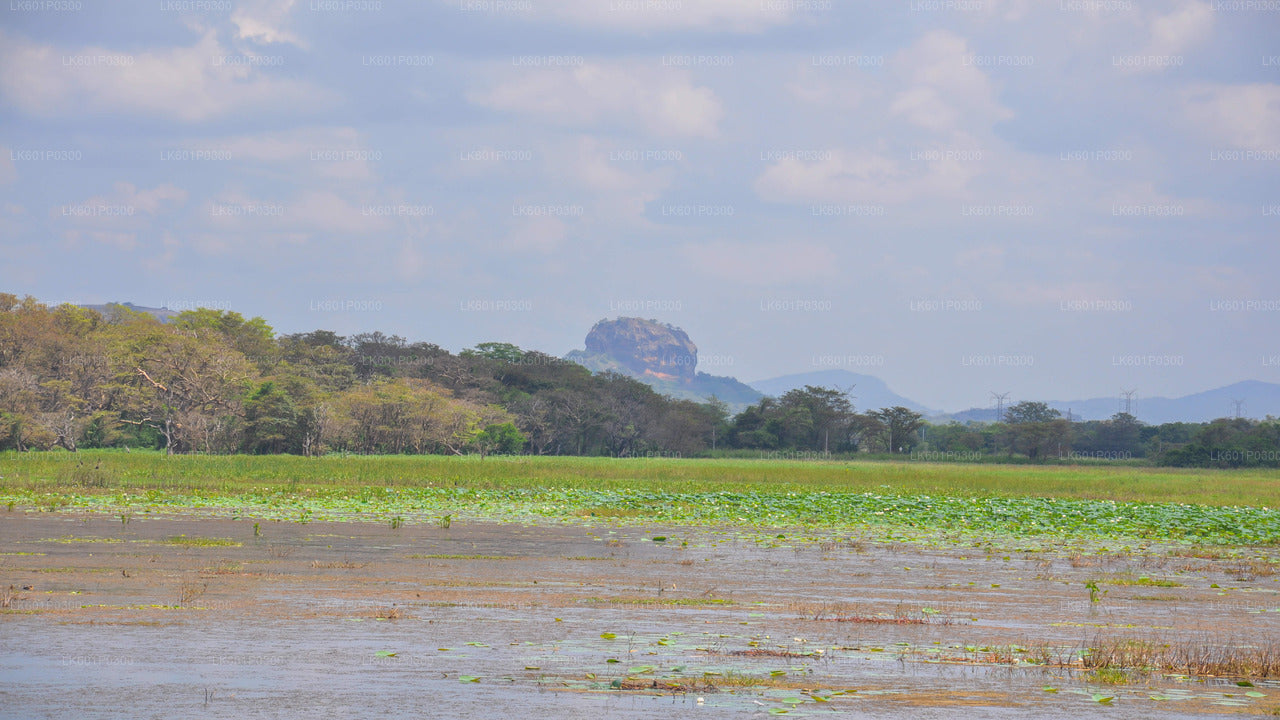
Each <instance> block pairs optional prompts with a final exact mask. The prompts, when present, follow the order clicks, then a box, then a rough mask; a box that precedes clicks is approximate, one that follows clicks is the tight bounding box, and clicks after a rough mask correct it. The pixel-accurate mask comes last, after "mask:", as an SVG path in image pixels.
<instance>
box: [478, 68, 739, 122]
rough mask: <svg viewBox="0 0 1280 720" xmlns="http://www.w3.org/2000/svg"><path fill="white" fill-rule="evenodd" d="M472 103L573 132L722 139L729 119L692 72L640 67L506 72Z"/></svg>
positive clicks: (532, 69)
mask: <svg viewBox="0 0 1280 720" xmlns="http://www.w3.org/2000/svg"><path fill="white" fill-rule="evenodd" d="M468 99H469V100H470V101H471V102H473V103H475V104H477V105H480V106H483V107H487V108H491V109H493V110H500V111H504V112H511V113H517V114H521V115H527V116H530V117H534V118H537V119H539V120H541V121H543V122H546V123H549V124H553V125H563V126H571V127H594V126H602V125H609V126H623V127H631V128H634V129H639V130H642V131H644V132H648V133H650V134H653V135H658V136H665V137H704V138H713V137H716V136H717V135H718V132H719V131H718V129H717V125H718V123H719V122H720V119H721V117H722V116H723V114H724V110H723V108H722V107H721V103H720V100H719V99H718V98H717V97H716V95H715V93H714V92H712V91H711V89H710V88H707V87H702V86H695V85H694V84H693V80H692V78H691V77H690V75H689V73H688V72H685V71H683V70H670V69H662V68H657V67H653V66H652V65H649V64H640V63H637V62H612V63H603V62H584V63H583V64H581V65H578V66H573V67H568V68H518V69H511V70H507V71H505V72H504V73H503V77H502V78H501V79H500V80H499V81H498V82H497V83H496V84H495V85H494V86H493V87H491V88H489V89H487V90H481V91H477V92H473V93H471V94H470V95H469V97H468Z"/></svg>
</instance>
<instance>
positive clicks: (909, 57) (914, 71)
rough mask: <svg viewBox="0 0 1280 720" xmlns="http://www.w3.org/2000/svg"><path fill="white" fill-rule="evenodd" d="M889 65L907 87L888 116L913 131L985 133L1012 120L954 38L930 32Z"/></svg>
mask: <svg viewBox="0 0 1280 720" xmlns="http://www.w3.org/2000/svg"><path fill="white" fill-rule="evenodd" d="M889 65H890V67H891V68H893V70H894V73H893V74H894V75H895V76H896V81H897V82H899V83H901V84H903V85H905V88H904V89H903V90H902V91H900V92H899V93H898V94H897V95H896V97H894V98H893V100H892V101H891V103H890V106H889V112H890V114H892V115H897V116H901V117H903V118H904V119H906V120H907V122H910V123H911V124H913V125H916V126H917V127H921V128H924V129H926V130H930V131H933V132H938V133H947V132H954V131H958V130H961V129H963V128H965V127H972V126H977V127H980V128H984V129H986V128H990V127H991V126H992V125H994V124H995V123H996V122H999V121H1001V120H1006V119H1008V118H1011V117H1013V113H1012V112H1011V111H1010V110H1009V109H1008V108H1005V107H1004V106H1003V105H1001V104H1000V102H999V100H998V98H997V97H996V89H995V86H994V84H993V83H992V82H991V79H990V78H988V77H987V75H986V73H984V72H983V71H982V69H981V68H980V67H979V65H978V64H977V63H976V62H975V61H974V54H973V53H972V52H971V51H970V50H969V44H968V42H967V41H966V40H965V39H964V38H962V37H960V36H959V35H956V34H955V33H952V32H949V31H946V30H934V31H931V32H929V33H927V34H925V35H924V36H923V37H921V38H920V39H919V40H917V41H916V42H915V43H914V44H913V45H912V46H911V47H909V48H906V49H905V50H902V51H901V52H899V53H897V54H896V55H894V57H893V58H892V60H891V61H890V63H889Z"/></svg>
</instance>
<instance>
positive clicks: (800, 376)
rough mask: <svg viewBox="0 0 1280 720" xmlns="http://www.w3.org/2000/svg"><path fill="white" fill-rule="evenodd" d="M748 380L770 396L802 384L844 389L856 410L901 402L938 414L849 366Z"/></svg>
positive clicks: (775, 395) (873, 377)
mask: <svg viewBox="0 0 1280 720" xmlns="http://www.w3.org/2000/svg"><path fill="white" fill-rule="evenodd" d="M750 384H751V387H753V388H755V389H756V390H759V391H760V392H761V393H763V394H765V395H769V396H772V397H779V396H781V395H783V394H785V393H786V392H787V391H788V390H794V389H796V388H802V387H804V386H805V385H815V386H818V387H828V388H835V389H837V390H847V391H848V392H849V394H850V395H851V396H853V405H854V407H855V408H857V409H858V411H859V412H861V411H865V410H879V409H880V408H885V407H894V406H896V405H901V406H902V407H905V408H910V409H911V410H914V411H916V412H918V413H921V414H923V415H937V414H939V412H938V411H936V410H932V409H930V408H927V407H925V406H924V405H921V404H920V403H918V402H916V401H914V400H912V399H910V398H905V397H903V396H901V395H899V394H897V393H895V392H894V391H892V390H890V389H889V386H888V385H885V384H884V381H883V380H881V379H880V378H878V377H875V376H874V375H863V374H860V373H855V372H850V371H849V370H839V369H835V370H817V371H814V372H807V373H797V374H794V375H782V376H780V377H775V378H769V379H767V380H757V381H755V382H753V383H750Z"/></svg>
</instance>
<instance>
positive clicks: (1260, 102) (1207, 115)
mask: <svg viewBox="0 0 1280 720" xmlns="http://www.w3.org/2000/svg"><path fill="white" fill-rule="evenodd" d="M1183 107H1184V109H1185V112H1186V114H1187V117H1188V118H1190V119H1191V121H1192V122H1193V123H1195V124H1197V125H1199V126H1200V127H1201V128H1202V129H1204V130H1205V131H1206V132H1208V133H1209V134H1210V135H1211V136H1213V138H1214V139H1215V140H1217V141H1218V142H1223V143H1226V144H1228V145H1232V146H1234V147H1238V148H1248V149H1263V150H1277V149H1280V85H1277V84H1274V83H1254V84H1250V85H1198V86H1195V87H1192V88H1190V89H1188V90H1186V91H1184V92H1183Z"/></svg>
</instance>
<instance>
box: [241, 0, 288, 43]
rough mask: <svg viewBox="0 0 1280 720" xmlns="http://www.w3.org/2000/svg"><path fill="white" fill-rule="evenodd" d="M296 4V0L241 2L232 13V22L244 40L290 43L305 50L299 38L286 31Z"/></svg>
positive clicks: (248, 0)
mask: <svg viewBox="0 0 1280 720" xmlns="http://www.w3.org/2000/svg"><path fill="white" fill-rule="evenodd" d="M294 4H295V0H239V2H237V3H236V9H235V10H234V11H232V13H231V22H232V24H234V25H235V26H236V32H237V36H238V37H239V38H240V39H242V40H252V41H255V42H259V43H263V44H271V43H289V44H292V45H297V46H298V47H303V48H305V47H306V45H305V44H304V43H303V42H302V41H301V40H299V39H298V36H297V35H294V34H293V33H292V32H289V30H288V29H286V26H287V25H288V24H289V13H290V12H291V11H292V10H293V6H294Z"/></svg>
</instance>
